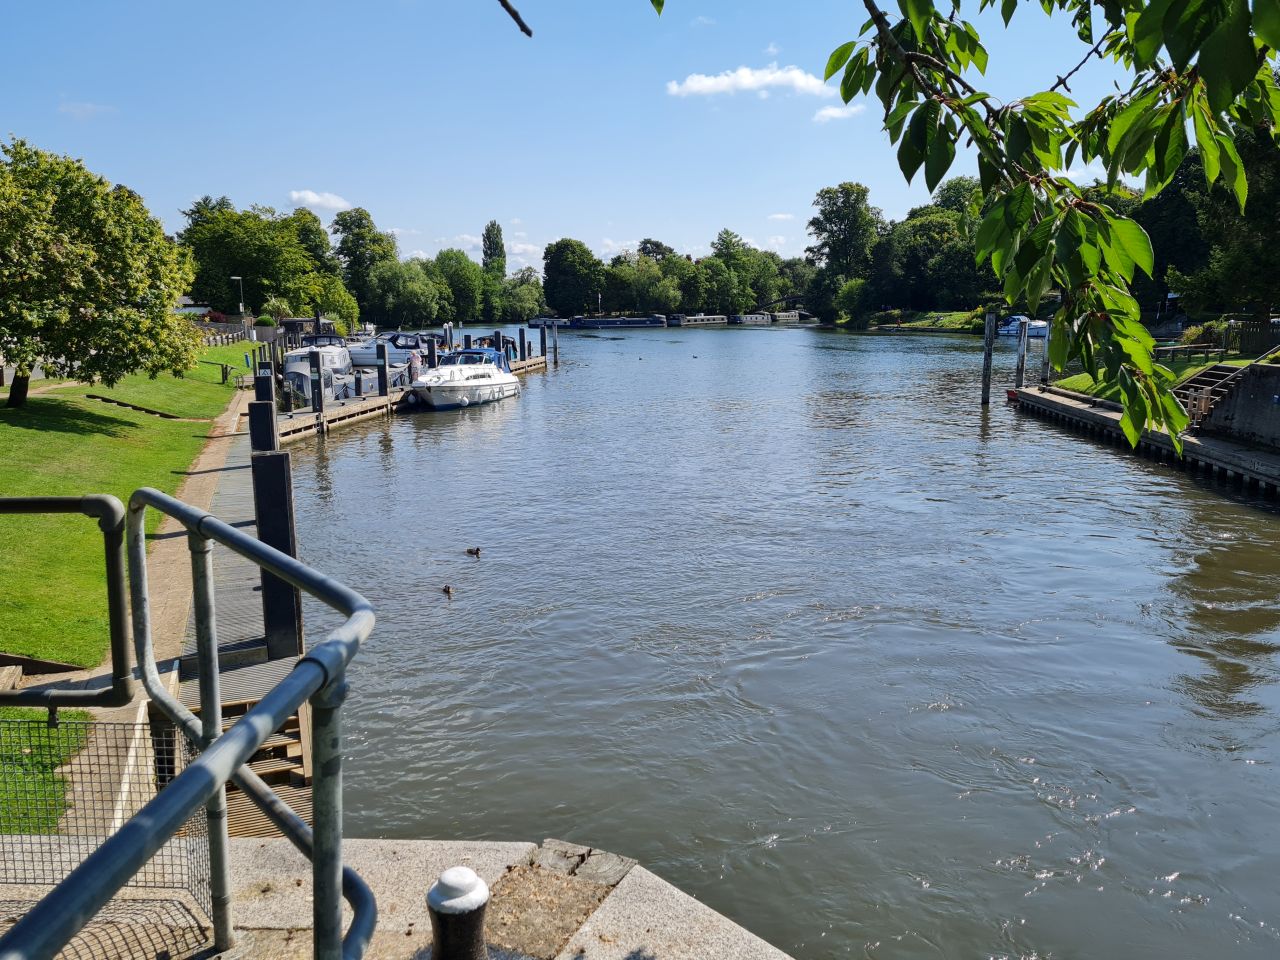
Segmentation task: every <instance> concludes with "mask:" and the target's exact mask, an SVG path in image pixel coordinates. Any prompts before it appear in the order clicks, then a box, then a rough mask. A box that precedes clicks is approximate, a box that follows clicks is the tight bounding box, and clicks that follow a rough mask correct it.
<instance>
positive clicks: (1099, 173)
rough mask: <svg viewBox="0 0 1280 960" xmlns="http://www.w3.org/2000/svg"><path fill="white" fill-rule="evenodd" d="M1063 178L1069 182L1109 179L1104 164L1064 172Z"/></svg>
mask: <svg viewBox="0 0 1280 960" xmlns="http://www.w3.org/2000/svg"><path fill="white" fill-rule="evenodd" d="M1061 176H1064V177H1066V178H1067V179H1068V180H1077V181H1079V180H1105V179H1106V178H1107V169H1106V167H1104V166H1103V165H1102V164H1100V163H1098V164H1093V163H1091V164H1087V165H1086V166H1083V167H1072V168H1071V169H1070V170H1066V171H1063V173H1062V174H1061Z"/></svg>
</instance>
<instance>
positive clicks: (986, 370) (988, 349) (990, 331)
mask: <svg viewBox="0 0 1280 960" xmlns="http://www.w3.org/2000/svg"><path fill="white" fill-rule="evenodd" d="M984 333H985V335H984V336H983V338H982V405H983V406H984V407H985V406H987V405H988V404H990V403H991V354H992V352H993V351H994V349H995V345H996V315H995V313H994V312H991V313H988V314H987V327H986V330H985V332H984Z"/></svg>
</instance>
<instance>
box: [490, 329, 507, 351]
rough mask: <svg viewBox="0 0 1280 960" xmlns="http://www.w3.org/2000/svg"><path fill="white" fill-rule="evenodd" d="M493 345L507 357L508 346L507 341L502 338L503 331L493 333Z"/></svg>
mask: <svg viewBox="0 0 1280 960" xmlns="http://www.w3.org/2000/svg"><path fill="white" fill-rule="evenodd" d="M493 345H494V346H495V347H497V348H498V350H499V352H501V353H502V354H503V355H505V354H506V352H507V345H506V342H505V341H504V340H503V338H502V331H501V330H495V331H493Z"/></svg>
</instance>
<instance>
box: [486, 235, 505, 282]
mask: <svg viewBox="0 0 1280 960" xmlns="http://www.w3.org/2000/svg"><path fill="white" fill-rule="evenodd" d="M481 246H482V255H481V261H480V262H481V264H482V266H483V267H484V272H485V273H487V274H489V275H490V276H494V277H497V278H498V279H499V280H501V279H503V278H504V277H505V276H506V275H507V248H506V245H505V244H504V243H503V241H502V226H501V225H500V224H499V223H498V221H497V220H490V221H489V222H488V223H486V224H485V226H484V237H483V238H482V243H481Z"/></svg>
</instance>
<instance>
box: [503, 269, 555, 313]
mask: <svg viewBox="0 0 1280 960" xmlns="http://www.w3.org/2000/svg"><path fill="white" fill-rule="evenodd" d="M546 306H547V305H546V302H545V301H544V299H543V296H542V278H541V277H540V276H538V271H537V270H535V269H533V267H522V268H521V269H519V270H517V271H516V272H515V273H514V274H512V275H511V276H509V277H507V279H506V280H505V281H504V282H503V291H502V311H503V312H502V320H503V321H504V322H506V323H525V322H526V321H528V320H530V319H532V318H533V317H536V316H538V315H539V314H540V313H542V312H543V311H544V310H546Z"/></svg>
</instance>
